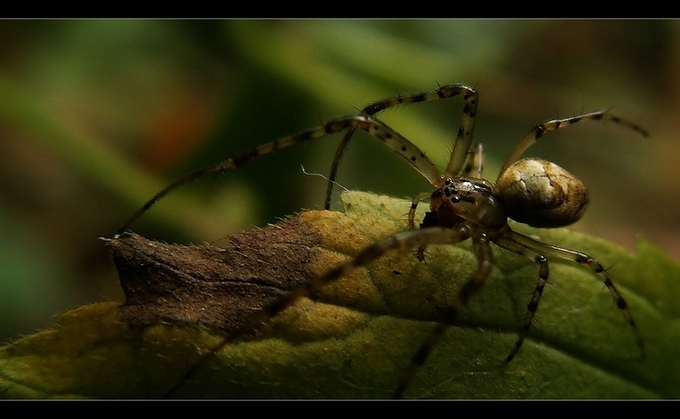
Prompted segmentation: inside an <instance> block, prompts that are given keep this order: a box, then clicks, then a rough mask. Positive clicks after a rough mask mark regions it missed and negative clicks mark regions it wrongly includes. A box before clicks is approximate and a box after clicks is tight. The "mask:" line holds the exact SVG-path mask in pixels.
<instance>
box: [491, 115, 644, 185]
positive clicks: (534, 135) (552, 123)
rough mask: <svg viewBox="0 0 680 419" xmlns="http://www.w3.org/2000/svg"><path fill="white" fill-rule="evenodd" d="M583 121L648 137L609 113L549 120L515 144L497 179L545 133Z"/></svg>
mask: <svg viewBox="0 0 680 419" xmlns="http://www.w3.org/2000/svg"><path fill="white" fill-rule="evenodd" d="M585 121H612V122H615V123H617V124H619V125H623V126H625V127H628V128H630V129H632V130H634V131H636V132H638V133H639V134H640V135H642V136H643V137H647V136H648V135H649V133H648V132H647V131H646V130H645V129H644V128H642V127H640V126H639V125H637V124H634V123H632V122H630V121H627V120H625V119H623V118H620V117H618V116H615V115H611V114H610V113H609V111H594V112H589V113H584V114H580V115H576V116H571V117H569V118H562V119H551V120H549V121H545V122H543V123H542V124H538V125H536V126H535V127H534V128H533V129H532V130H531V131H530V132H529V134H527V135H526V136H525V137H524V139H522V141H520V142H519V144H517V146H516V147H515V149H514V150H512V152H511V153H510V154H509V155H508V157H507V158H506V159H505V162H504V163H503V166H502V167H501V170H500V171H499V172H498V178H499V179H500V177H501V175H502V174H503V172H505V170H506V169H507V168H508V167H510V165H512V163H514V162H515V160H517V159H519V157H520V156H521V155H522V153H524V152H525V151H526V150H527V149H528V148H529V147H531V146H532V145H533V144H534V143H536V141H538V139H539V138H541V137H543V135H545V133H547V132H549V131H555V130H558V129H560V128H566V127H568V126H571V125H574V124H578V123H579V122H585Z"/></svg>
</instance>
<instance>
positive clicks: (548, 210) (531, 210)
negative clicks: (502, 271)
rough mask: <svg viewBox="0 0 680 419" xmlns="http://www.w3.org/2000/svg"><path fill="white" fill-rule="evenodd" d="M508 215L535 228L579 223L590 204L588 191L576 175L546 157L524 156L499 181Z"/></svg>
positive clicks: (497, 185) (498, 187)
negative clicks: (532, 157) (524, 157)
mask: <svg viewBox="0 0 680 419" xmlns="http://www.w3.org/2000/svg"><path fill="white" fill-rule="evenodd" d="M496 187H497V189H498V194H499V196H500V198H501V200H502V201H503V203H504V204H505V207H506V211H507V213H508V216H509V217H510V218H512V219H513V220H515V221H518V222H520V223H525V224H528V225H530V226H533V227H563V226H566V225H569V224H572V223H574V222H576V221H577V220H578V219H579V218H581V216H582V215H583V213H584V212H585V210H586V206H587V205H588V191H587V189H586V187H585V185H583V183H582V182H581V181H580V180H579V179H577V178H576V177H575V176H574V175H572V174H571V173H569V172H567V171H566V170H564V169H563V168H561V167H560V166H558V165H556V164H555V163H552V162H549V161H547V160H543V159H522V160H519V161H517V162H515V163H514V164H512V165H511V166H510V167H508V168H507V169H506V170H505V171H504V172H503V173H502V174H501V176H500V178H499V179H498V182H497V183H496Z"/></svg>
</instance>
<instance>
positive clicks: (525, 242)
mask: <svg viewBox="0 0 680 419" xmlns="http://www.w3.org/2000/svg"><path fill="white" fill-rule="evenodd" d="M495 243H496V245H498V246H499V247H502V248H504V249H506V250H509V251H511V252H514V253H517V254H520V255H523V256H525V257H527V258H529V259H531V260H533V261H534V262H537V263H538V264H539V282H538V284H537V285H536V288H535V289H534V293H533V295H532V297H531V301H530V302H529V304H528V305H527V312H526V315H525V318H524V326H523V327H522V330H521V331H520V334H519V339H518V341H517V343H516V344H515V346H514V348H513V349H512V351H511V352H510V354H509V355H508V356H507V358H506V359H505V360H506V361H508V362H509V361H510V360H511V359H512V358H514V356H515V355H516V354H517V352H518V351H519V349H520V347H521V346H522V343H523V342H524V339H525V338H526V336H527V334H528V332H529V329H530V328H531V324H532V321H533V320H534V317H535V315H536V310H537V309H538V303H539V300H540V298H541V294H542V293H543V287H544V286H545V284H546V283H547V281H548V262H547V261H548V259H550V258H552V259H560V260H564V261H568V262H576V263H578V264H580V265H584V266H587V267H589V268H590V269H591V270H592V271H593V272H594V273H596V274H597V275H598V276H599V277H600V279H601V280H602V282H603V283H604V285H605V287H607V289H608V290H609V293H610V294H611V295H612V297H613V298H614V303H615V304H616V307H617V308H618V309H619V310H620V311H621V313H622V314H623V317H624V318H625V319H626V323H628V325H629V326H630V328H631V331H632V332H633V337H634V339H635V344H636V345H637V347H638V348H639V350H640V353H641V354H642V356H645V346H644V342H643V340H642V335H641V333H640V329H638V327H637V324H636V323H635V319H633V314H632V313H631V311H630V308H629V307H628V303H627V302H626V300H625V299H624V298H623V295H621V292H619V290H618V288H616V286H615V285H614V283H613V282H612V281H611V279H610V278H609V275H607V272H606V271H605V269H604V267H603V266H602V264H601V263H600V262H598V261H597V260H595V259H593V258H592V257H591V256H590V255H588V254H586V253H582V252H577V251H575V250H570V249H564V248H561V247H557V246H553V245H550V244H547V243H542V242H539V241H537V240H534V239H532V238H530V237H527V236H525V235H523V234H520V233H517V232H515V231H512V230H510V229H508V231H507V232H506V233H505V234H503V236H502V237H500V238H499V239H498V240H496V241H495Z"/></svg>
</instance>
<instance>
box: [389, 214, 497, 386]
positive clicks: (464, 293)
mask: <svg viewBox="0 0 680 419" xmlns="http://www.w3.org/2000/svg"><path fill="white" fill-rule="evenodd" d="M465 226H466V225H465V224H463V225H462V226H460V227H457V229H460V228H463V227H465ZM430 228H432V227H428V228H426V229H422V230H418V231H426V230H429V229H430ZM467 228H470V227H469V226H467ZM471 236H472V250H473V252H474V253H475V255H476V256H477V271H476V272H475V274H474V275H473V276H472V277H470V278H469V279H468V280H467V282H465V284H464V285H463V287H462V288H461V289H460V291H458V295H456V298H455V299H454V300H453V303H452V305H451V306H449V307H447V308H446V310H445V311H444V313H443V315H442V320H441V321H439V322H437V325H436V326H435V328H434V330H433V331H432V332H431V333H430V335H429V336H428V337H427V339H425V341H423V343H422V344H421V345H420V348H418V351H417V352H416V354H415V355H414V356H413V358H412V359H411V362H410V364H409V366H408V368H407V369H406V374H405V375H404V378H403V379H402V381H401V382H400V383H399V386H398V387H397V389H396V391H395V392H394V394H393V395H392V398H394V399H400V398H402V396H403V394H404V391H405V390H406V389H407V388H408V386H409V385H410V384H411V381H413V378H414V377H415V375H416V373H417V372H418V370H419V369H420V367H421V366H422V365H423V364H424V363H425V361H426V360H427V358H428V357H429V356H430V353H432V350H433V349H434V348H435V347H436V346H437V344H438V343H439V341H440V340H441V338H442V336H443V335H444V333H445V332H446V330H447V329H448V328H449V326H450V325H452V324H453V322H454V321H455V320H456V317H457V316H458V314H459V313H460V312H461V311H463V309H465V307H466V306H467V304H468V302H469V301H470V298H472V296H473V295H475V294H476V293H477V291H479V289H480V288H481V287H482V285H484V283H485V282H486V280H487V278H488V277H489V275H490V274H491V270H492V269H493V252H492V251H491V246H490V245H489V242H490V239H489V237H488V236H487V235H486V234H485V233H483V232H481V231H475V232H473V233H472V234H471ZM450 244H453V243H450ZM425 245H427V243H425V244H422V245H421V246H425Z"/></svg>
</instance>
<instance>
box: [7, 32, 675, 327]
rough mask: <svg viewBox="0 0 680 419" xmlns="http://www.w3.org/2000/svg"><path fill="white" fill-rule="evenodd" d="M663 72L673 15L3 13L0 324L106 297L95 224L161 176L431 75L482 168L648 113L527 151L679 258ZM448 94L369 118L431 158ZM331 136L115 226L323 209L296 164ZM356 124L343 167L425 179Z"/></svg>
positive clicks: (611, 228) (232, 222)
mask: <svg viewBox="0 0 680 419" xmlns="http://www.w3.org/2000/svg"><path fill="white" fill-rule="evenodd" d="M679 75H680V22H677V21H651V20H635V21H612V20H607V21H597V20H587V21H579V20H568V21H555V20H531V21H514V20H499V21H495V20H483V21H477V20H423V21H409V20H398V21H390V20H377V21H372V20H360V21H351V20H320V21H314V20H305V21H277V20H270V21H247V20H240V21H210V20H200V21H191V20H183V21H173V20H153V21H146V20H94V21H88V20H68V21H59V20H49V21H25V20H22V21H11V20H10V21H0V287H1V289H0V338H2V339H4V340H7V339H9V338H14V337H17V336H18V335H19V334H26V333H30V332H32V331H34V330H36V329H38V328H43V327H46V326H49V324H50V322H51V319H52V316H53V315H55V314H57V313H59V312H62V311H64V310H67V309H69V308H72V307H75V306H78V305H81V304H84V303H89V302H94V301H106V300H116V301H122V292H121V291H120V288H119V285H118V282H117V276H116V272H115V270H114V267H113V265H112V264H111V263H110V260H109V256H108V253H107V250H106V248H105V247H104V246H103V243H102V242H101V241H100V240H98V237H102V236H103V237H106V236H111V235H112V234H113V233H114V232H115V231H116V229H117V228H118V227H119V226H120V225H121V224H122V223H123V222H124V221H125V220H126V219H127V217H129V216H130V215H131V214H132V213H133V212H134V211H135V210H136V209H137V208H139V207H140V206H141V205H142V204H143V203H144V202H145V201H146V200H147V199H148V198H150V197H151V196H152V195H153V194H154V193H155V192H156V191H158V190H159V189H160V188H161V187H163V186H164V185H165V184H166V183H168V182H169V181H171V180H174V179H175V178H177V177H179V176H181V175H183V174H185V173H187V172H189V171H192V170H194V169H196V168H199V167H202V166H204V165H208V164H211V163H216V162H219V161H221V160H223V159H225V158H228V157H230V156H233V155H235V154H237V153H239V152H241V151H244V150H247V149H249V148H251V147H253V146H256V145H259V144H261V143H264V142H267V141H270V140H273V139H275V138H279V137H282V136H285V135H288V134H291V133H294V132H297V131H300V130H302V129H305V128H308V127H311V126H314V125H316V124H318V123H320V122H322V121H325V120H327V119H330V118H333V117H336V116H340V115H346V114H351V113H354V112H356V110H357V109H359V108H361V107H363V106H364V105H366V104H368V103H370V102H373V101H375V100H377V99H382V98H385V97H389V96H394V95H397V94H399V93H401V94H406V93H410V92H416V91H422V90H428V89H432V88H435V87H436V86H437V83H440V84H445V83H452V82H462V83H467V84H471V85H473V86H474V87H476V88H477V89H478V90H479V92H480V106H479V114H478V119H477V128H476V130H475V140H476V141H479V142H482V143H483V144H484V145H485V150H486V157H487V161H486V174H487V177H488V178H489V179H491V180H492V181H493V180H495V177H496V175H497V172H498V169H499V167H500V164H501V163H502V161H503V158H504V157H505V156H506V155H507V154H508V153H509V152H510V150H511V149H512V148H513V147H514V145H515V144H516V143H517V142H518V141H519V140H520V139H521V138H522V137H523V136H524V135H525V134H526V133H527V132H528V131H529V130H530V129H531V128H532V127H533V126H534V125H535V124H537V123H540V122H542V121H544V120H546V119H549V118H553V117H557V116H561V117H564V116H570V115H573V114H576V113H579V112H582V111H590V110H595V109H603V108H604V109H609V108H611V109H612V110H613V112H615V113H616V114H618V115H620V116H624V117H626V118H628V119H631V120H633V121H635V122H637V123H639V124H641V125H643V126H644V127H646V128H647V129H648V130H649V131H650V132H651V136H650V137H649V138H648V139H643V138H640V137H638V136H636V135H635V134H634V133H633V132H629V131H627V130H626V129H624V128H621V127H619V126H616V125H614V124H607V125H606V126H603V125H602V124H598V123H586V124H581V125H578V126H575V127H572V128H569V129H567V130H561V131H560V132H556V133H553V134H550V135H549V136H548V137H545V139H544V141H542V142H541V143H539V144H537V145H536V146H535V147H533V148H532V149H530V151H529V152H528V153H526V154H525V155H533V156H541V157H544V158H547V159H550V160H553V161H555V162H557V163H558V164H560V165H562V166H563V167H565V168H567V169H568V170H569V171H571V172H572V173H574V174H576V175H578V176H579V177H580V178H581V179H582V180H583V181H584V182H585V183H586V184H587V185H588V186H589V188H590V192H591V206H590V209H589V211H588V212H587V214H586V216H585V217H584V219H583V220H582V221H580V222H578V223H577V224H575V225H574V227H575V228H577V229H579V230H582V231H586V232H589V233H590V234H593V235H597V236H601V237H604V238H607V239H609V240H612V241H615V242H617V243H620V244H621V245H622V246H625V247H627V248H630V249H633V248H634V240H635V237H637V236H638V235H643V236H645V237H647V238H649V239H651V240H652V241H654V242H655V243H657V244H658V245H660V246H661V247H662V248H664V249H665V250H666V251H667V252H668V253H669V254H670V255H671V256H673V257H674V258H676V259H680V246H678V236H679V233H680V214H679V213H678V203H679V201H680V168H679V167H678V166H679V165H680V141H679V140H678V139H677V138H676V136H677V133H678V132H680V124H679V123H678V112H679V111H680V77H678V76H679ZM461 110H462V105H461V101H460V99H453V100H449V101H443V102H436V103H427V104H421V105H417V106H410V107H408V106H407V107H401V108H398V109H391V110H388V111H386V112H383V113H381V114H379V117H381V118H382V119H383V120H385V121H386V122H387V123H388V124H390V125H391V126H393V127H394V128H395V129H397V130H398V131H400V132H401V133H403V134H404V135H406V136H407V137H408V138H410V139H411V140H412V141H413V142H414V143H416V144H417V145H419V146H420V147H421V148H422V149H423V150H424V151H425V152H426V153H427V154H428V155H429V156H430V157H431V158H432V159H433V160H434V161H435V163H437V164H438V165H439V166H440V167H443V166H444V165H445V163H446V161H447V159H448V153H449V151H450V148H451V145H452V141H453V139H454V138H455V133H456V131H457V126H458V125H457V124H458V120H459V117H460V113H461ZM340 138H341V137H340V136H334V137H330V138H328V139H324V140H321V141H317V142H312V143H308V144H305V145H302V146H298V147H295V148H292V149H289V150H285V151H282V152H280V153H277V154H274V155H269V156H266V157H263V158H261V159H259V160H257V161H255V162H253V163H252V164H251V165H249V166H247V167H246V168H244V169H242V170H239V171H235V172H232V173H226V174H224V175H221V176H211V177H208V178H207V179H203V180H202V181H200V182H196V183H192V184H190V185H187V186H185V187H184V188H181V189H180V190H178V191H177V192H176V193H174V194H172V195H171V196H169V197H168V198H167V199H165V200H163V201H161V202H160V203H159V204H158V205H157V206H156V207H154V208H152V209H151V211H149V212H148V213H147V214H146V215H145V216H144V217H142V218H141V219H140V220H139V221H138V222H137V223H135V224H134V225H133V230H135V231H137V232H138V233H141V234H143V235H145V236H147V237H149V238H154V239H158V240H165V241H169V242H180V243H190V242H193V243H202V242H206V241H209V242H216V243H218V244H219V243H220V240H223V238H224V237H225V236H226V235H227V234H229V233H231V232H234V231H238V230H240V229H249V228H251V227H253V226H262V225H265V224H266V223H272V222H275V221H276V220H277V219H279V218H280V217H283V216H285V215H289V214H292V213H294V212H296V211H299V210H301V209H308V208H309V209H313V208H322V206H323V200H324V193H325V187H326V181H325V179H324V178H322V177H320V176H314V175H310V173H317V174H322V175H324V176H327V175H328V170H329V168H330V164H331V160H332V156H333V154H334V152H335V147H336V146H337V144H338V142H339V140H340ZM355 138H356V139H355V140H354V142H353V143H352V144H351V147H350V149H349V151H348V152H347V155H346V157H345V158H344V160H343V163H342V165H341V167H340V172H339V177H338V181H339V183H340V184H341V185H343V186H344V187H346V188H350V189H361V190H370V191H374V192H382V193H385V194H390V195H394V196H398V197H404V198H411V197H412V196H414V195H415V194H417V193H419V192H423V191H429V190H430V189H431V188H430V186H429V184H428V183H427V182H426V181H425V180H424V179H423V178H421V177H420V176H419V175H418V174H417V173H416V172H415V171H413V170H412V169H411V168H410V167H409V166H408V165H407V164H405V163H404V162H403V161H402V160H401V159H400V158H399V157H397V156H395V155H393V154H392V153H391V152H389V151H388V150H387V149H385V148H384V146H383V145H381V144H380V143H379V142H378V141H376V140H374V139H372V138H370V137H369V136H367V135H361V134H358V135H357V136H356V137H355ZM303 167H304V171H303ZM336 192H339V188H337V187H336ZM336 201H337V195H336ZM407 210H408V209H407V208H405V210H404V213H405V214H406V212H407ZM595 256H597V255H595ZM605 263H608V264H614V263H616V261H605ZM614 280H615V278H614ZM532 281H533V280H531V281H529V282H528V283H527V287H528V288H527V291H530V290H531V287H533V282H532Z"/></svg>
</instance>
